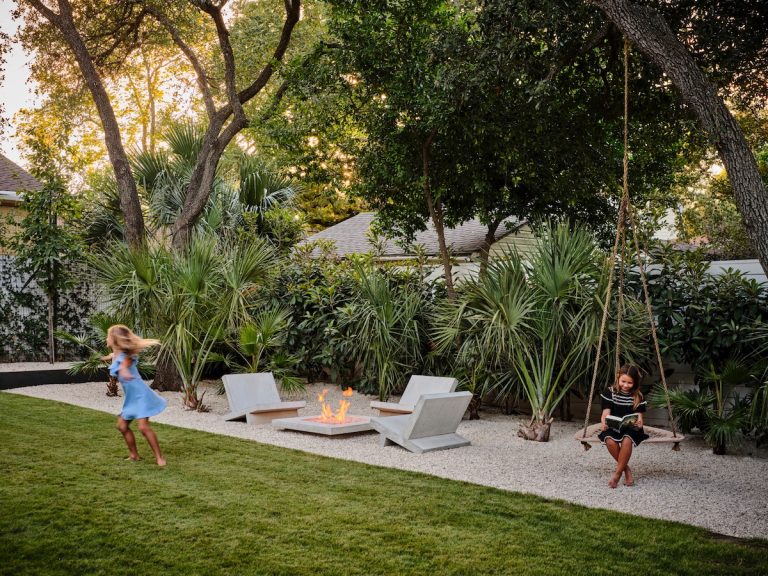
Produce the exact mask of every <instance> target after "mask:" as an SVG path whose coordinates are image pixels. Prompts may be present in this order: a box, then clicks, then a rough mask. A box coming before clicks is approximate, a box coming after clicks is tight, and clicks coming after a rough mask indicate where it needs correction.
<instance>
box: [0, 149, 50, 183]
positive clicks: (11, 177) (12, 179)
mask: <svg viewBox="0 0 768 576" xmlns="http://www.w3.org/2000/svg"><path fill="white" fill-rule="evenodd" d="M41 187H42V185H41V184H40V181H39V180H38V179H37V178H35V177H34V176H32V174H30V173H29V172H27V171H26V170H24V168H22V167H21V166H19V165H18V164H16V163H14V162H12V161H11V160H9V159H8V158H6V157H5V156H3V155H2V154H0V192H18V191H19V190H39V189H40V188H41Z"/></svg>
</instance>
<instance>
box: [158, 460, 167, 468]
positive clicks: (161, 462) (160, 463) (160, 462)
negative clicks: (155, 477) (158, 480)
mask: <svg viewBox="0 0 768 576" xmlns="http://www.w3.org/2000/svg"><path fill="white" fill-rule="evenodd" d="M165 464H166V462H165V458H158V459H157V465H158V466H165Z"/></svg>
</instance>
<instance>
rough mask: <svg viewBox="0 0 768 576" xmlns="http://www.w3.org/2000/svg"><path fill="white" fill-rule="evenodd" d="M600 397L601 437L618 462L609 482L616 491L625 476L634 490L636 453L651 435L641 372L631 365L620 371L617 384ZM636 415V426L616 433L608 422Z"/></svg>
mask: <svg viewBox="0 0 768 576" xmlns="http://www.w3.org/2000/svg"><path fill="white" fill-rule="evenodd" d="M600 397H601V400H602V409H603V412H602V414H601V416H600V422H601V423H602V425H603V430H602V432H600V434H598V438H600V440H601V441H602V442H603V443H604V444H605V446H606V447H607V448H608V452H610V454H611V456H613V459H614V460H616V469H615V470H614V472H613V475H612V476H611V479H610V480H609V481H608V486H610V487H611V488H616V486H617V485H618V484H619V480H621V476H622V474H623V475H624V484H625V485H627V486H633V485H634V483H635V480H634V477H633V476H632V470H630V468H629V459H630V458H631V457H632V449H633V448H634V447H635V446H637V445H638V444H640V442H642V441H643V440H647V439H648V435H647V434H646V433H645V432H644V431H643V414H644V413H645V410H646V407H647V404H646V402H645V400H643V395H642V394H641V393H640V371H639V370H638V369H637V368H635V367H634V366H631V365H630V364H624V365H623V366H622V367H621V368H619V373H618V374H617V375H616V382H614V384H613V386H609V387H608V388H606V389H605V391H603V392H602V393H601V394H600ZM634 413H636V414H637V415H638V418H637V421H636V422H635V424H634V426H628V427H626V428H622V429H621V430H616V429H614V428H610V427H609V426H608V424H606V422H605V419H606V417H607V416H618V417H619V418H622V417H624V416H627V415H629V414H634Z"/></svg>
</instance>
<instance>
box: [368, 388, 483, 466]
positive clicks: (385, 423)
mask: <svg viewBox="0 0 768 576" xmlns="http://www.w3.org/2000/svg"><path fill="white" fill-rule="evenodd" d="M471 399H472V393H471V392H447V393H442V394H425V395H424V396H422V397H421V398H419V401H418V402H417V403H416V406H415V408H414V409H413V413H412V414H404V415H402V416H388V417H386V418H381V417H379V418H371V425H372V426H373V429H374V430H376V431H377V432H380V433H381V437H380V438H379V443H380V444H381V445H382V446H387V445H389V444H399V445H400V446H402V447H403V448H405V449H406V450H410V451H411V452H416V453H417V454H421V453H423V452H432V451H433V450H447V449H448V448H459V447H460V446H469V444H470V442H469V440H467V439H466V438H464V437H462V436H459V435H458V434H456V429H457V428H458V427H459V422H461V418H462V416H464V412H466V410H467V406H469V401H470V400H471Z"/></svg>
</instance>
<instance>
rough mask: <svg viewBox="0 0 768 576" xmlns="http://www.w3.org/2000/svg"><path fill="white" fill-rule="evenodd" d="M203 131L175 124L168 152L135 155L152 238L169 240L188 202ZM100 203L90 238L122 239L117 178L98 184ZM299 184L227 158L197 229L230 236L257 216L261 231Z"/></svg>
mask: <svg viewBox="0 0 768 576" xmlns="http://www.w3.org/2000/svg"><path fill="white" fill-rule="evenodd" d="M203 134H204V129H203V128H202V127H200V126H197V125H195V124H191V123H183V124H174V125H172V126H171V127H170V128H169V129H168V130H167V131H166V132H165V134H164V141H165V144H166V145H167V149H164V150H159V151H157V152H154V153H153V152H134V153H132V154H131V155H130V160H131V166H132V169H133V173H134V178H135V179H136V181H137V183H138V185H139V191H140V193H141V195H142V199H143V204H144V207H145V212H146V219H147V224H148V228H149V233H150V236H155V237H157V238H160V239H164V240H167V239H168V236H169V234H170V229H171V227H172V225H173V223H174V222H175V221H176V219H177V218H178V216H179V214H180V213H181V210H182V207H183V206H184V201H185V200H186V197H187V191H188V188H189V183H190V179H191V176H192V171H193V168H194V163H195V160H196V158H197V155H198V153H199V152H200V147H201V146H202V143H203ZM98 189H99V191H100V193H101V194H100V199H99V200H97V202H96V204H95V207H94V209H93V210H91V211H90V212H89V214H88V218H87V222H86V235H87V236H88V237H89V238H92V239H93V240H95V241H100V240H109V239H116V238H122V223H121V219H120V205H119V199H118V198H117V195H116V186H115V184H114V179H105V180H104V181H101V182H99V184H98ZM298 191H299V185H298V184H297V183H296V182H294V181H293V180H291V179H289V178H285V177H283V176H281V175H280V174H279V173H278V172H277V170H275V169H274V168H272V167H270V166H268V165H267V164H265V163H264V162H263V161H261V160H259V159H257V158H255V157H253V156H251V155H248V154H246V153H244V152H242V151H239V150H237V151H232V152H228V153H227V154H225V155H224V157H223V158H222V161H221V163H220V164H219V166H218V168H217V172H216V175H215V177H214V180H213V185H212V189H211V195H210V197H209V199H208V203H207V204H206V206H205V208H204V210H203V212H202V214H201V216H200V218H199V220H198V221H197V223H196V225H195V229H196V231H197V232H198V233H209V232H216V233H218V234H226V233H227V232H229V231H232V230H234V229H235V228H236V227H237V226H239V225H242V224H243V223H244V215H247V214H249V213H255V214H256V216H257V232H259V233H260V232H261V231H262V228H263V222H264V214H265V212H266V211H268V210H269V209H270V208H273V207H278V206H280V207H286V206H291V205H292V204H291V203H292V200H293V197H294V196H295V195H296V193H297V192H298Z"/></svg>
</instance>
